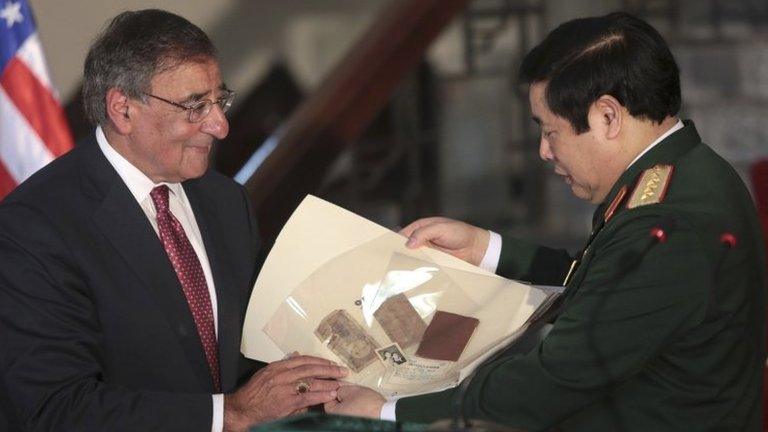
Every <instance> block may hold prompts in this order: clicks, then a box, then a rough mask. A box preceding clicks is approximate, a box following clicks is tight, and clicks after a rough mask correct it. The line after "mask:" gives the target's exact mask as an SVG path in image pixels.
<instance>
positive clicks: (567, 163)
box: [529, 82, 625, 204]
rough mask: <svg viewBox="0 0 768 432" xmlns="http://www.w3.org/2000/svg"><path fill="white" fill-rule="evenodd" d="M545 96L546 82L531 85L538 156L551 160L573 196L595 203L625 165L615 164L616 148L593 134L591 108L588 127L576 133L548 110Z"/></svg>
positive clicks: (594, 115)
mask: <svg viewBox="0 0 768 432" xmlns="http://www.w3.org/2000/svg"><path fill="white" fill-rule="evenodd" d="M545 95H546V83H540V82H539V83H534V84H532V85H531V87H530V92H529V99H530V103H531V113H532V114H533V118H534V120H535V121H536V122H537V123H538V124H539V126H540V127H541V140H540V142H539V155H540V156H541V158H542V159H543V160H544V161H546V162H551V163H552V165H553V167H554V170H555V174H557V175H559V176H561V177H563V179H564V180H565V182H566V183H567V184H568V185H569V186H570V187H571V190H572V191H573V194H574V195H576V196H577V197H578V198H581V199H583V200H586V201H589V202H591V203H594V204H599V203H600V202H602V201H603V200H604V199H605V197H606V195H607V194H608V192H609V191H610V189H611V187H612V186H613V184H614V182H615V181H616V179H617V178H618V175H619V174H620V173H621V171H622V170H623V169H624V168H625V167H618V166H617V165H616V160H615V158H614V156H615V152H616V148H615V147H613V146H609V145H606V144H605V143H604V142H601V140H600V139H599V137H598V134H596V133H595V126H596V124H595V121H594V120H595V119H596V118H599V115H597V114H596V113H595V112H594V110H592V109H590V113H589V121H590V130H589V131H587V132H584V133H582V134H576V132H575V131H574V129H573V127H572V126H571V124H570V123H569V122H568V120H566V119H565V118H563V117H560V116H558V115H556V114H554V113H553V112H552V111H550V109H549V106H547V101H546V96H545Z"/></svg>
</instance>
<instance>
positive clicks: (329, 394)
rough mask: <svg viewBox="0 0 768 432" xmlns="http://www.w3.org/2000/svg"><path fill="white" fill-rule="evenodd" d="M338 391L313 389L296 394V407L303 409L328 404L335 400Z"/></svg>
mask: <svg viewBox="0 0 768 432" xmlns="http://www.w3.org/2000/svg"><path fill="white" fill-rule="evenodd" d="M337 396H338V393H336V390H332V391H318V392H315V391H311V392H307V393H301V394H299V395H297V396H296V399H295V401H294V409H302V408H306V407H310V406H314V405H320V404H326V403H328V402H331V401H335V400H336V397H337Z"/></svg>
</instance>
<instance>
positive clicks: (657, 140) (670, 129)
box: [627, 119, 683, 169]
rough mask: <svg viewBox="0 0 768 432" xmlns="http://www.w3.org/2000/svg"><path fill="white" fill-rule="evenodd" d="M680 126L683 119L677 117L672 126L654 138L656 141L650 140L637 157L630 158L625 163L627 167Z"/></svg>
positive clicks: (681, 126)
mask: <svg viewBox="0 0 768 432" xmlns="http://www.w3.org/2000/svg"><path fill="white" fill-rule="evenodd" d="M682 128H683V121H682V120H679V119H678V120H677V123H675V125H674V126H672V127H671V128H669V130H667V131H666V132H664V133H663V134H662V135H661V136H660V137H658V138H656V141H654V142H652V143H651V145H649V146H648V147H646V148H645V150H643V151H641V152H640V154H639V155H637V157H636V158H635V159H634V160H632V162H630V163H629V165H627V169H629V167H631V166H632V165H633V164H634V163H635V162H637V160H638V159H640V158H641V157H643V155H644V154H646V153H648V151H650V150H651V149H652V148H654V147H656V145H657V144H659V143H660V142H662V141H664V138H666V137H668V136H670V135H672V134H673V133H675V132H677V131H678V130H680V129H682Z"/></svg>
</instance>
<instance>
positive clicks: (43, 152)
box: [0, 0, 72, 200]
mask: <svg viewBox="0 0 768 432" xmlns="http://www.w3.org/2000/svg"><path fill="white" fill-rule="evenodd" d="M71 148H72V135H71V133H70V131H69V127H68V126H67V120H66V118H65V117H64V111H63V110H62V109H61V106H60V105H59V101H58V99H57V96H56V92H55V90H54V89H53V86H52V85H51V80H50V78H49V75H48V69H47V67H46V64H45V58H44V57H43V50H42V47H41V45H40V39H39V38H38V35H37V28H36V27H35V22H34V18H33V17H32V10H31V9H30V7H29V4H27V1H26V0H11V1H7V0H0V200H2V198H3V197H5V195H7V194H8V193H9V192H10V191H11V190H13V188H14V187H16V185H17V184H19V183H21V182H22V181H24V179H26V178H27V177H29V176H30V175H31V174H32V173H34V172H35V171H37V170H38V169H40V168H42V167H43V166H45V165H46V164H47V163H48V162H50V161H51V160H53V159H54V158H56V157H58V156H61V155H62V154H64V153H66V152H67V151H68V150H69V149H71Z"/></svg>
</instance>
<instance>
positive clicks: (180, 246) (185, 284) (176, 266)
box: [149, 185, 221, 393]
mask: <svg viewBox="0 0 768 432" xmlns="http://www.w3.org/2000/svg"><path fill="white" fill-rule="evenodd" d="M149 196H150V197H152V202H154V204H155V209H156V210H157V229H158V231H159V233H160V242H161V243H162V244H163V248H165V252H166V253H167V254H168V258H170V260H171V264H172V265H173V270H174V271H176V276H177V277H178V278H179V282H180V283H181V289H182V291H184V296H185V297H186V298H187V304H188V305H189V310H190V311H191V312H192V318H193V319H194V320H195V326H197V333H198V335H200V341H201V342H202V344H203V350H204V351H205V358H206V360H208V367H209V368H210V370H211V377H212V378H213V388H214V391H215V392H216V393H218V392H220V391H221V378H220V376H219V347H218V343H217V342H216V328H215V327H214V323H213V308H212V307H211V297H210V294H209V293H208V285H207V284H206V282H205V274H204V273H203V267H202V266H201V265H200V261H199V260H198V259H197V254H195V250H194V249H193V248H192V244H191V243H190V242H189V239H188V238H187V235H186V234H185V233H184V228H183V227H182V226H181V223H179V221H178V220H177V219H176V218H175V217H174V216H173V214H172V213H171V210H170V208H169V207H168V186H166V185H160V186H157V187H155V188H154V189H152V192H150V194H149Z"/></svg>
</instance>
